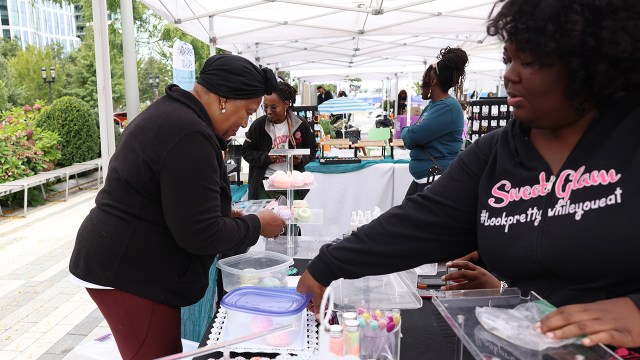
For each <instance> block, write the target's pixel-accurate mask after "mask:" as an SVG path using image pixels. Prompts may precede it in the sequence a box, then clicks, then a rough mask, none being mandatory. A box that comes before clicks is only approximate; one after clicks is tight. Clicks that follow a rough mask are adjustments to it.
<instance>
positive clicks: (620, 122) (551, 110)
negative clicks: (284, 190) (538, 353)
mask: <svg viewBox="0 0 640 360" xmlns="http://www.w3.org/2000/svg"><path fill="white" fill-rule="evenodd" d="M487 32H488V34H489V35H492V36H496V35H497V36H498V37H499V38H500V39H501V40H503V41H504V42H505V46H504V62H505V64H506V69H505V73H504V84H505V88H506V90H507V94H508V100H507V101H508V104H509V105H510V106H512V107H513V115H514V119H513V120H512V121H510V122H509V124H508V125H507V126H506V127H504V128H502V129H498V130H496V131H493V132H491V133H489V134H487V135H485V136H483V137H481V138H480V139H478V140H477V141H476V142H474V143H473V145H472V146H470V147H469V148H467V149H466V150H465V151H463V152H462V153H461V155H460V156H458V158H457V159H456V160H455V161H454V162H453V163H452V164H451V166H450V167H449V169H448V170H447V171H446V172H445V173H444V175H442V177H441V178H440V179H438V180H436V181H435V182H434V183H433V185H431V186H429V187H427V188H426V189H425V191H423V192H420V193H418V194H416V195H414V196H412V197H409V198H407V199H405V201H404V202H403V203H402V204H401V205H399V206H397V207H394V208H392V209H390V210H389V211H387V212H386V213H384V214H382V215H381V216H380V217H378V218H377V219H375V220H374V221H372V222H371V223H369V224H368V225H365V226H362V227H360V228H359V229H358V231H357V232H355V233H354V234H353V235H351V236H350V237H347V238H345V239H344V240H342V241H340V242H338V243H337V244H329V245H325V246H323V247H322V248H321V249H320V253H319V255H318V256H317V257H316V258H315V259H314V260H313V261H312V262H311V263H310V264H309V266H308V267H307V272H305V273H304V274H303V275H302V277H301V279H300V282H299V283H298V290H299V291H300V292H301V293H310V294H312V295H313V305H314V306H315V309H314V310H315V312H316V313H317V312H318V310H319V309H318V306H319V304H320V297H321V295H322V292H323V290H324V287H325V286H327V285H329V284H330V283H331V281H333V280H335V279H338V278H341V277H344V278H358V277H361V276H365V275H375V274H386V273H391V272H395V271H400V270H405V269H409V268H413V267H415V266H418V265H421V264H425V263H434V262H440V261H447V260H449V259H455V258H458V257H460V256H463V255H465V254H467V253H469V252H471V251H473V250H476V249H478V250H479V254H480V256H481V258H482V259H483V260H484V262H485V263H486V265H487V267H488V268H489V269H491V270H492V271H493V272H495V273H496V274H497V275H498V276H500V277H501V278H504V279H505V280H506V281H507V283H509V284H510V285H512V286H515V287H518V288H520V289H521V290H523V291H524V292H525V293H526V292H528V291H535V292H536V293H537V294H539V295H540V296H542V297H543V298H545V299H546V300H548V301H549V302H550V303H551V304H553V305H555V306H559V309H557V310H556V311H554V312H552V313H551V314H549V315H548V316H546V317H545V318H544V319H542V321H541V322H540V323H539V324H537V326H536V329H537V330H538V331H539V332H541V333H543V334H545V335H546V336H548V337H550V338H555V339H561V338H570V337H576V336H581V335H584V338H582V339H581V342H582V344H584V345H586V346H591V345H594V344H597V343H603V344H607V345H614V346H625V347H640V282H639V281H638V276H637V274H639V273H640V262H639V261H638V254H639V253H640V241H638V234H639V233H640V223H639V222H638V221H637V220H636V219H638V218H640V207H639V206H638V202H639V201H640V186H638V184H639V183H640V147H638V143H640V106H639V105H638V102H637V101H636V99H637V95H638V90H639V89H640V70H638V64H639V63H640V52H638V51H636V47H637V44H638V43H640V2H638V1H636V0H605V1H591V0H500V1H498V2H497V4H496V7H494V10H493V12H492V15H491V19H490V20H489V23H488V26H487ZM400 258H401V259H402V261H390V260H389V259H400Z"/></svg>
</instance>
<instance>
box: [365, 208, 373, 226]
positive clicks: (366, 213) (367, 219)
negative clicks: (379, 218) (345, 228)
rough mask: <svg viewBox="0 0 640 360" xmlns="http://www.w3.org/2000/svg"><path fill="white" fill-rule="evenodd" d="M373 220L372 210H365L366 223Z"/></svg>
mask: <svg viewBox="0 0 640 360" xmlns="http://www.w3.org/2000/svg"><path fill="white" fill-rule="evenodd" d="M371 220H372V218H371V211H370V210H367V211H365V212H364V223H365V224H368V223H370V222H371Z"/></svg>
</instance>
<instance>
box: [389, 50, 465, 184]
mask: <svg viewBox="0 0 640 360" xmlns="http://www.w3.org/2000/svg"><path fill="white" fill-rule="evenodd" d="M467 62H468V58H467V53H466V52H465V51H464V50H462V49H459V48H450V47H446V48H444V49H442V50H441V51H440V55H438V62H437V63H435V64H434V65H430V66H429V67H428V68H427V70H426V71H425V72H424V75H423V77H422V98H423V99H424V100H431V101H430V102H429V104H428V105H427V107H425V108H424V110H423V111H422V114H420V118H419V119H418V121H417V122H416V123H415V124H414V125H412V126H408V127H405V128H404V129H402V132H401V137H402V140H403V141H404V146H405V147H406V148H407V149H409V150H411V162H410V163H409V171H410V172H411V176H413V181H412V182H411V185H409V189H408V190H407V194H406V196H411V195H414V194H415V193H417V192H420V191H422V190H424V188H425V187H426V186H427V185H429V183H430V181H429V180H430V177H429V174H430V170H434V169H435V167H434V166H435V165H438V167H440V168H442V169H443V170H445V169H446V168H448V167H449V164H450V163H451V162H452V161H453V159H455V158H456V156H457V155H458V153H459V152H460V149H461V147H462V130H463V128H464V113H463V111H462V108H461V107H460V104H459V103H458V101H457V100H456V99H454V98H453V97H451V96H449V89H451V88H452V87H454V86H458V85H459V84H461V83H463V82H464V75H465V70H464V68H465V66H466V65H467ZM434 160H435V162H436V163H434ZM431 180H433V179H431Z"/></svg>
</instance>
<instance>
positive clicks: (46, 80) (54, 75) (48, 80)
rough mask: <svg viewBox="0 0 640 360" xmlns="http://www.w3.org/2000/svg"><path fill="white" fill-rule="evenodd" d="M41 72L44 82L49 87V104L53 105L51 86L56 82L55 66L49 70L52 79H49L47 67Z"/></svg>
mask: <svg viewBox="0 0 640 360" xmlns="http://www.w3.org/2000/svg"><path fill="white" fill-rule="evenodd" d="M40 71H41V72H42V81H44V83H45V84H47V85H49V104H52V103H53V91H52V90H51V84H53V83H54V82H56V68H54V67H53V66H52V67H50V68H49V72H50V73H51V78H50V79H47V68H46V67H44V66H43V67H42V68H41V69H40Z"/></svg>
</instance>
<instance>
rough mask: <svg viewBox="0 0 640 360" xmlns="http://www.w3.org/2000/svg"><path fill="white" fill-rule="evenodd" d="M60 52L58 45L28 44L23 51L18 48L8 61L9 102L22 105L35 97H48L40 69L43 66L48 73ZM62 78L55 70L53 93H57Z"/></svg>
mask: <svg viewBox="0 0 640 360" xmlns="http://www.w3.org/2000/svg"><path fill="white" fill-rule="evenodd" d="M61 54H62V51H61V48H60V47H52V46H47V47H45V48H44V49H40V48H38V47H35V46H33V45H28V46H27V47H26V49H25V50H24V51H22V50H20V51H18V52H17V53H16V54H15V55H14V56H13V57H11V58H10V59H9V61H8V69H9V79H8V84H7V87H8V89H9V91H10V92H9V94H8V98H9V102H11V103H12V104H13V105H24V104H28V103H31V102H32V101H33V100H35V99H48V98H49V88H48V85H46V84H45V83H44V82H43V81H42V76H41V73H40V69H41V68H42V67H43V66H44V67H45V68H46V69H47V73H48V72H49V68H50V67H51V66H54V67H56V68H57V65H58V63H59V62H60V59H61ZM63 79H64V73H63V72H59V71H56V82H55V83H53V84H52V91H53V93H54V94H58V93H59V88H60V83H61V80H63Z"/></svg>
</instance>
